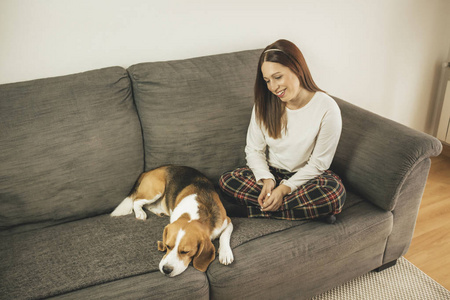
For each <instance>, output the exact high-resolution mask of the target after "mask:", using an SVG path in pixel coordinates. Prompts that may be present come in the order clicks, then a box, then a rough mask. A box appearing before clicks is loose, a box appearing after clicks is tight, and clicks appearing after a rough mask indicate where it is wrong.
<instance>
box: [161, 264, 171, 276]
mask: <svg viewBox="0 0 450 300" xmlns="http://www.w3.org/2000/svg"><path fill="white" fill-rule="evenodd" d="M162 270H163V272H164V274H166V275H169V274H170V273H172V271H173V267H171V266H168V265H165V266H163V268H162Z"/></svg>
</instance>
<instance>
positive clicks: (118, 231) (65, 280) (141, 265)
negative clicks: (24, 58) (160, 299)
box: [0, 213, 303, 299]
mask: <svg viewBox="0 0 450 300" xmlns="http://www.w3.org/2000/svg"><path fill="white" fill-rule="evenodd" d="M232 222H233V225H234V232H233V234H232V237H231V246H232V247H233V248H235V247H237V246H239V245H241V244H243V243H246V242H247V241H249V240H253V239H256V238H259V237H262V236H265V235H270V234H272V233H273V232H277V231H282V230H285V229H287V228H291V227H295V226H299V225H301V224H303V223H302V222H289V221H285V222H280V221H277V220H263V219H255V220H249V219H239V218H233V219H232ZM168 223H169V218H168V217H158V216H156V215H153V214H151V213H148V219H147V220H146V221H140V220H136V219H135V218H134V216H132V215H129V216H124V217H116V218H113V217H110V216H109V215H102V216H97V217H92V218H86V219H83V220H79V221H75V222H70V223H65V224H60V225H56V226H51V227H48V228H43V229H39V230H34V231H28V232H22V233H17V234H14V235H9V236H4V237H1V240H0V294H1V295H3V298H2V299H22V298H34V297H38V298H41V297H49V296H56V295H61V294H65V293H69V292H72V291H75V290H79V289H83V288H86V287H90V286H93V285H99V284H103V283H108V282H112V281H117V280H121V279H124V278H130V277H133V276H140V275H143V274H147V273H153V272H157V273H158V275H159V276H160V279H161V280H164V275H163V274H161V273H160V272H159V269H158V266H159V262H160V260H161V258H162V257H163V253H162V252H160V251H158V250H157V241H158V240H162V234H163V230H164V226H165V225H167V224H168ZM215 246H216V249H217V248H218V241H217V240H216V241H215ZM221 266H222V267H223V268H228V266H223V265H221ZM189 268H193V267H189ZM152 278H158V277H157V276H156V275H155V276H152ZM183 278H184V277H179V278H178V279H173V280H172V283H176V284H177V285H180V286H183V284H184V282H185V281H184V280H187V279H186V278H184V279H183ZM197 278H199V276H197ZM200 278H201V276H200ZM155 280H157V279H155ZM164 282H165V283H167V284H170V282H166V281H164ZM160 284H162V282H161V283H160ZM198 284H201V283H198ZM159 288H162V286H160V287H159ZM99 289H100V290H102V288H99Z"/></svg>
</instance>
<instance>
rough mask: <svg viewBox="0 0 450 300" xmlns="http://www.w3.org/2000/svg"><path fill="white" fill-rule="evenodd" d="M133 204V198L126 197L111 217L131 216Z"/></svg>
mask: <svg viewBox="0 0 450 300" xmlns="http://www.w3.org/2000/svg"><path fill="white" fill-rule="evenodd" d="M133 203H134V201H133V198H131V197H126V198H125V199H124V200H123V201H122V202H121V203H120V204H119V206H117V207H116V209H115V210H114V211H113V212H112V213H111V217H119V216H125V215H129V214H131V213H132V212H133Z"/></svg>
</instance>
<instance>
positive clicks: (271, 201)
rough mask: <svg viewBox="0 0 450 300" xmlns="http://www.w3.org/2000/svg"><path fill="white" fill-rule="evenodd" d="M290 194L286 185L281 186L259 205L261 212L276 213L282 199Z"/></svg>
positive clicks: (289, 189)
mask: <svg viewBox="0 0 450 300" xmlns="http://www.w3.org/2000/svg"><path fill="white" fill-rule="evenodd" d="M290 192H291V188H290V187H288V186H287V185H284V184H281V185H280V186H278V187H277V188H276V189H274V190H273V191H272V193H270V195H269V196H268V197H266V199H265V200H264V203H263V205H261V208H262V209H261V210H262V211H276V210H278V209H279V208H280V206H281V204H282V203H283V198H284V196H286V195H287V194H289V193H290Z"/></svg>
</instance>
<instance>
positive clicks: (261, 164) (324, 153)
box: [219, 40, 345, 223]
mask: <svg viewBox="0 0 450 300" xmlns="http://www.w3.org/2000/svg"><path fill="white" fill-rule="evenodd" d="M254 93H255V105H254V107H253V112H252V116H251V120H250V125H249V127H248V132H247V145H246V148H245V152H246V159H247V165H248V167H242V168H238V169H236V170H233V171H231V172H226V173H224V174H223V175H222V176H221V178H220V181H219V184H220V187H221V189H222V191H223V192H224V193H225V194H226V195H228V196H230V197H232V198H234V199H236V200H237V201H238V203H240V204H243V205H244V206H245V207H246V215H247V216H248V217H270V218H277V219H288V220H304V219H314V218H319V217H325V218H327V221H328V222H331V223H332V222H334V220H335V217H334V215H336V214H338V213H340V212H341V210H342V206H343V204H344V200H345V188H344V186H343V184H342V182H341V179H340V178H339V177H338V176H337V175H336V174H334V173H333V172H332V171H330V170H328V169H329V167H330V165H331V162H332V160H333V157H334V154H335V151H336V147H337V145H338V142H339V137H340V134H341V128H342V119H341V113H340V110H339V107H338V106H337V104H336V102H335V101H334V100H333V99H332V98H331V97H330V96H328V95H327V94H326V93H324V92H323V91H322V90H321V89H319V88H318V87H317V85H316V84H315V83H314V80H313V79H312V76H311V74H310V72H309V69H308V66H307V65H306V62H305V59H304V57H303V55H302V53H301V51H300V50H299V49H298V48H297V47H296V46H295V45H294V44H293V43H291V42H289V41H287V40H279V41H276V42H275V43H273V44H271V45H269V46H267V47H266V49H264V51H263V53H262V54H261V56H260V59H259V63H258V71H257V76H256V82H255V90H254Z"/></svg>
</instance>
